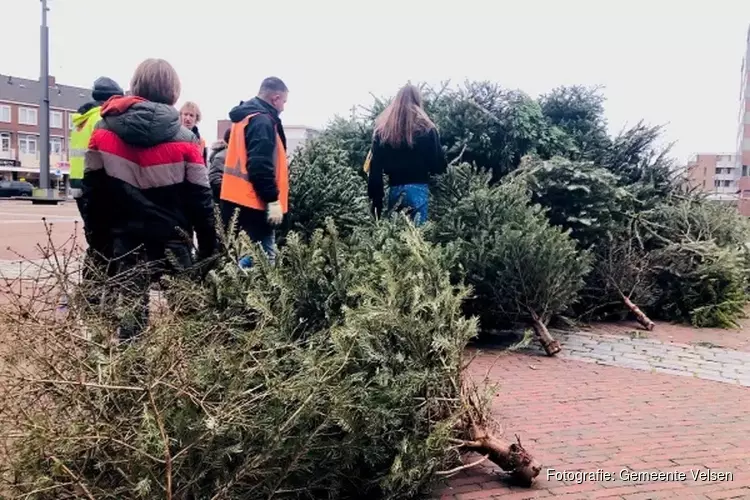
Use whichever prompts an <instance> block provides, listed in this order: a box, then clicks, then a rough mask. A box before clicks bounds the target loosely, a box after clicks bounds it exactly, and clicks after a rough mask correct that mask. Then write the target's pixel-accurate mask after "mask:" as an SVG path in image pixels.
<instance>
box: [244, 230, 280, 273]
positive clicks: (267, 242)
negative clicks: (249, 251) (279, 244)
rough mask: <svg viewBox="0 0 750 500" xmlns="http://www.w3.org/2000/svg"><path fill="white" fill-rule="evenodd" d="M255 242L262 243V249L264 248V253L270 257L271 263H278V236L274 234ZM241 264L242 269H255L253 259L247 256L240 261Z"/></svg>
mask: <svg viewBox="0 0 750 500" xmlns="http://www.w3.org/2000/svg"><path fill="white" fill-rule="evenodd" d="M255 242H256V243H260V246H261V248H263V251H264V252H266V255H267V256H268V260H269V262H271V264H273V263H274V262H275V261H276V236H275V235H274V233H271V234H269V235H266V236H264V237H263V238H261V239H259V240H257V241H255ZM239 264H240V267H241V268H242V269H247V268H250V267H253V259H252V258H251V257H250V256H249V255H245V256H244V257H242V258H241V259H240V262H239Z"/></svg>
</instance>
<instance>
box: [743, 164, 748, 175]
mask: <svg viewBox="0 0 750 500" xmlns="http://www.w3.org/2000/svg"><path fill="white" fill-rule="evenodd" d="M746 175H747V165H742V177H745V176H746Z"/></svg>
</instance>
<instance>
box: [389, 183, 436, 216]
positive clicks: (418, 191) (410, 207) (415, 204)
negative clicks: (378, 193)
mask: <svg viewBox="0 0 750 500" xmlns="http://www.w3.org/2000/svg"><path fill="white" fill-rule="evenodd" d="M429 201H430V189H429V187H428V186H427V184H404V185H403V186H391V189H390V192H389V193H388V208H389V209H391V210H392V209H393V208H402V209H406V210H407V211H408V213H409V216H410V217H411V219H412V220H413V221H414V223H415V225H417V226H421V225H422V224H424V223H425V222H427V207H428V205H429Z"/></svg>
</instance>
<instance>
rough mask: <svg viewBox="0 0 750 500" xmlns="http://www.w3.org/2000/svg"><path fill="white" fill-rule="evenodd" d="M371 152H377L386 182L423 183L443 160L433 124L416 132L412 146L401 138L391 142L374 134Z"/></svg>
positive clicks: (375, 153)
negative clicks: (399, 142)
mask: <svg viewBox="0 0 750 500" xmlns="http://www.w3.org/2000/svg"><path fill="white" fill-rule="evenodd" d="M373 156H377V161H378V162H379V163H380V164H382V166H383V173H384V174H385V175H386V176H387V177H388V185H389V186H404V185H406V184H427V183H428V182H429V180H430V177H431V175H433V174H434V173H436V171H438V172H439V171H440V170H441V167H442V163H443V161H442V158H443V152H442V149H441V147H440V139H439V137H438V133H437V131H436V130H435V129H434V128H431V129H428V130H423V131H419V132H417V133H416V134H415V136H414V144H413V145H412V146H410V145H408V144H407V143H405V142H403V143H401V144H399V145H398V146H392V145H391V144H387V143H382V142H381V141H380V138H379V137H377V136H376V137H375V139H374V141H373Z"/></svg>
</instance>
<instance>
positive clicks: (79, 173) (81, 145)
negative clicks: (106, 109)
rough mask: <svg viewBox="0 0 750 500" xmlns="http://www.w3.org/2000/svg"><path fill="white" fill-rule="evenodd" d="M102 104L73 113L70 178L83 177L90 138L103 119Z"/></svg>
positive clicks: (77, 178) (73, 179)
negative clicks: (84, 161)
mask: <svg viewBox="0 0 750 500" xmlns="http://www.w3.org/2000/svg"><path fill="white" fill-rule="evenodd" d="M100 111H101V106H96V107H95V108H91V109H90V110H88V111H86V112H85V113H83V114H80V113H75V114H74V115H73V130H71V131H70V151H68V158H69V159H70V180H71V181H76V180H81V179H83V158H84V157H85V156H86V150H88V148H89V140H90V139H91V134H92V133H93V132H94V126H95V125H96V123H97V122H98V121H99V120H100V119H101V115H100Z"/></svg>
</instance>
